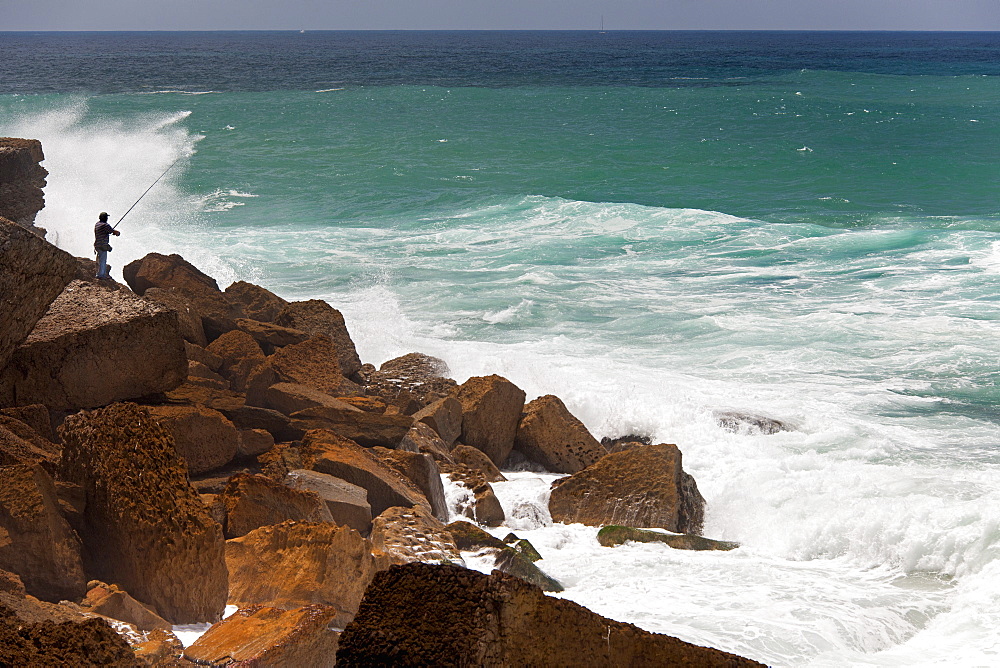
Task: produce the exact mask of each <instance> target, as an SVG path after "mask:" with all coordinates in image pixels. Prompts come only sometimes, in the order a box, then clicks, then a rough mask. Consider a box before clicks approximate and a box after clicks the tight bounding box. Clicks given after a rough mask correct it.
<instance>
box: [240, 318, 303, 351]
mask: <svg viewBox="0 0 1000 668" xmlns="http://www.w3.org/2000/svg"><path fill="white" fill-rule="evenodd" d="M236 328H237V329H238V330H240V331H241V332H246V333H247V334H249V335H250V336H252V337H253V340H254V341H256V342H257V344H258V345H259V346H260V347H261V349H262V350H263V351H264V352H265V353H268V354H271V353H273V352H274V351H275V349H276V348H282V347H284V346H290V345H294V344H296V343H302V342H303V341H307V340H308V339H309V335H308V334H306V333H305V332H303V331H301V330H298V329H292V328H290V327H282V326H280V325H275V324H273V323H269V322H259V321H257V320H253V319H251V318H238V319H237V320H236Z"/></svg>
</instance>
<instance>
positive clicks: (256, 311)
mask: <svg viewBox="0 0 1000 668" xmlns="http://www.w3.org/2000/svg"><path fill="white" fill-rule="evenodd" d="M225 294H226V299H228V300H229V301H230V303H233V304H236V305H238V306H239V307H240V308H241V309H243V312H244V313H246V314H247V317H248V318H253V319H254V320H259V321H260V322H274V321H275V319H277V317H278V314H279V313H280V312H281V309H282V308H284V307H285V306H287V305H288V302H287V301H285V300H284V299H282V298H281V297H279V296H278V295H276V294H274V293H273V292H271V291H270V290H266V289H264V288H262V287H260V286H259V285H254V284H253V283H247V282H245V281H237V282H236V283H233V284H232V285H230V286H229V287H228V288H226V293H225Z"/></svg>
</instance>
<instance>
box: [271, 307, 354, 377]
mask: <svg viewBox="0 0 1000 668" xmlns="http://www.w3.org/2000/svg"><path fill="white" fill-rule="evenodd" d="M274 322H275V324H277V325H281V326H282V327H290V328H292V329H298V330H301V331H303V332H306V333H307V334H311V335H313V336H316V335H319V334H322V335H324V336H328V337H329V338H330V339H331V340H332V341H333V343H334V345H335V346H336V351H337V360H338V362H339V366H340V372H341V373H342V374H343V375H344V376H350V375H352V374H354V373H356V372H357V371H358V370H359V369H360V368H361V360H360V359H359V358H358V351H357V350H356V349H355V348H354V341H352V340H351V334H350V332H348V331H347V324H346V323H345V322H344V316H343V315H341V314H340V311H338V310H337V309H335V308H333V307H332V306H330V305H329V304H327V303H326V302H325V301H322V300H319V299H310V300H309V301H304V302H292V303H290V304H287V305H285V307H284V308H282V309H281V312H280V313H279V314H278V317H277V318H276V319H275V321H274ZM321 389H322V388H321Z"/></svg>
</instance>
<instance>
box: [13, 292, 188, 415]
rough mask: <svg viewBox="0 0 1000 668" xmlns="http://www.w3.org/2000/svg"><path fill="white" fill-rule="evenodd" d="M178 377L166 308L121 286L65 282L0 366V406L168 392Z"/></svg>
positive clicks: (182, 358)
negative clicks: (30, 330)
mask: <svg viewBox="0 0 1000 668" xmlns="http://www.w3.org/2000/svg"><path fill="white" fill-rule="evenodd" d="M186 377H187V355H186V353H185V351H184V346H183V344H182V343H181V338H180V336H179V335H178V331H177V318H176V316H175V315H174V314H173V313H172V312H171V311H168V310H167V309H165V308H163V307H162V306H159V305H156V304H154V303H153V302H148V301H146V300H144V299H139V298H138V297H136V296H135V295H133V294H131V293H130V292H128V291H127V290H109V289H105V288H104V287H102V286H100V285H97V284H96V283H86V282H83V281H73V282H72V283H70V284H69V286H68V287H67V288H66V289H65V290H64V291H63V292H62V294H60V295H59V296H58V297H57V298H56V300H55V301H54V302H52V304H51V305H50V306H49V309H48V311H47V312H46V314H45V316H44V317H42V319H41V320H39V321H38V323H37V324H36V325H35V328H34V330H32V332H31V335H30V336H28V338H27V339H26V340H25V341H24V343H22V344H21V346H20V347H19V348H18V349H17V350H16V351H15V352H14V354H13V355H12V356H11V358H10V362H9V364H8V365H7V367H6V368H5V369H3V371H2V372H0V404H3V405H8V406H9V405H12V404H14V403H18V404H33V403H39V404H45V405H46V406H48V407H49V408H51V409H54V410H74V409H78V408H89V407H93V406H103V405H106V404H109V403H112V402H114V401H120V400H122V399H129V398H137V397H142V396H145V395H148V394H153V393H156V392H165V391H168V390H172V389H173V388H175V387H177V386H178V385H180V384H181V383H182V382H183V381H184V379H185V378H186Z"/></svg>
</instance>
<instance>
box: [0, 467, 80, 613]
mask: <svg viewBox="0 0 1000 668" xmlns="http://www.w3.org/2000/svg"><path fill="white" fill-rule="evenodd" d="M80 548H81V545H80V539H79V538H77V536H76V534H75V533H74V532H73V530H72V529H71V528H70V526H69V524H67V523H66V520H65V519H63V517H62V515H61V514H60V512H59V499H58V497H57V493H56V486H55V483H54V482H53V481H52V478H51V477H50V476H49V474H48V473H46V472H45V471H44V470H43V469H42V468H41V467H40V466H37V465H34V466H27V465H21V466H4V467H0V568H2V569H4V570H7V571H10V572H12V573H16V574H18V575H19V576H21V580H22V581H23V582H24V586H25V588H26V589H27V591H28V593H30V594H32V595H33V596H37V597H38V598H41V599H44V600H48V601H59V600H61V599H64V598H66V599H73V598H78V597H80V596H82V595H83V593H84V592H85V591H86V585H87V580H86V577H85V576H84V573H83V561H82V560H81V558H80Z"/></svg>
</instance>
